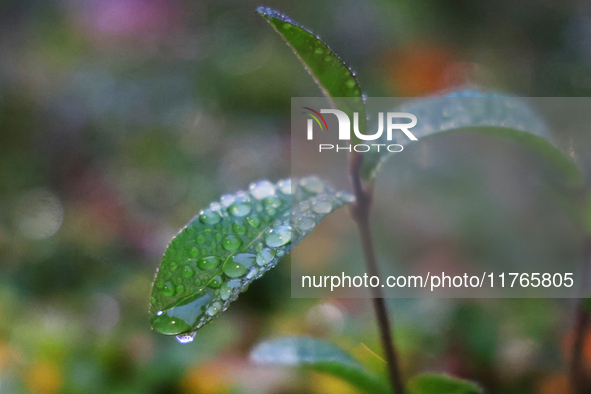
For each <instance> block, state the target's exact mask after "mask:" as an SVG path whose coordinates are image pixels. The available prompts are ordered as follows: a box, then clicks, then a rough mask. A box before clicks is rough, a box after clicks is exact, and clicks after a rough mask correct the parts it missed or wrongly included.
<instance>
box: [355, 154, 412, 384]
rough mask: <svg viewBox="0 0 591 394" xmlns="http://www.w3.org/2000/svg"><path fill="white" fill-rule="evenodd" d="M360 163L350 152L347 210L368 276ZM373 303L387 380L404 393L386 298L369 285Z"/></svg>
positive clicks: (374, 268)
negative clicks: (350, 188)
mask: <svg viewBox="0 0 591 394" xmlns="http://www.w3.org/2000/svg"><path fill="white" fill-rule="evenodd" d="M362 163H363V155H362V154H360V153H354V154H352V155H351V157H350V161H349V176H350V177H351V184H352V186H353V192H354V194H355V197H356V199H357V201H356V202H355V205H354V206H353V208H352V209H351V213H352V216H353V219H354V220H355V223H356V224H357V229H358V230H359V236H360V238H361V245H362V247H363V256H364V258H365V265H366V268H367V271H368V274H369V275H371V276H377V277H380V271H379V267H378V264H377V261H376V256H375V251H374V246H373V238H372V235H371V228H370V225H369V212H370V208H371V202H372V196H371V191H368V190H366V189H365V188H364V187H363V182H362V181H361V176H360V169H361V164H362ZM371 291H372V298H373V307H374V311H375V314H376V318H377V323H378V328H379V330H380V337H381V340H382V347H383V348H384V352H385V355H386V361H387V362H388V372H389V375H390V382H391V383H392V388H393V389H394V393H396V394H403V393H404V383H403V381H402V376H401V374H400V367H399V364H398V354H397V352H396V348H395V346H394V342H393V340H392V332H393V329H392V328H391V327H390V319H389V316H388V309H387V308H386V302H385V300H384V294H383V292H382V289H381V287H379V286H378V287H371Z"/></svg>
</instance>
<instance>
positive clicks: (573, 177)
mask: <svg viewBox="0 0 591 394" xmlns="http://www.w3.org/2000/svg"><path fill="white" fill-rule="evenodd" d="M396 112H408V113H411V114H413V115H415V116H416V117H417V125H416V126H415V127H413V128H412V133H413V134H414V135H415V136H416V137H417V138H418V139H419V142H420V141H421V140H424V139H426V138H428V139H430V138H432V137H436V136H439V135H445V134H451V133H472V134H483V135H487V136H491V137H494V138H499V139H504V140H507V141H510V142H513V143H516V144H518V145H521V146H523V147H525V148H527V149H530V150H532V151H534V152H536V153H537V154H539V155H540V156H541V157H542V158H544V159H545V160H546V161H547V162H549V163H550V164H552V165H553V166H555V167H556V168H558V169H559V170H560V171H561V172H562V173H563V174H564V177H565V179H566V181H567V184H569V185H572V186H580V185H581V184H582V179H583V177H582V174H581V171H580V169H579V167H578V166H577V164H576V163H575V162H574V161H573V160H572V158H571V157H570V156H569V155H568V154H566V153H564V152H562V151H561V150H560V149H559V148H558V147H557V145H556V144H555V143H554V141H553V139H552V136H551V134H550V132H549V130H548V127H547V125H546V123H545V121H544V120H543V119H542V118H541V117H540V116H539V115H538V114H537V113H536V112H535V111H534V110H533V109H532V108H530V106H529V105H528V104H527V103H526V102H525V101H523V99H521V98H519V97H507V96H501V95H496V94H484V93H480V92H478V91H474V90H468V91H459V92H454V93H450V94H448V95H447V96H433V97H427V98H421V99H417V100H414V101H410V102H408V103H406V104H404V105H402V106H400V107H398V108H396ZM398 133H399V135H396V134H395V133H394V134H393V140H395V141H396V142H397V143H398V144H402V145H408V144H409V143H410V142H411V141H409V140H408V138H406V137H405V136H404V135H403V134H402V131H398ZM386 138H387V136H386V134H385V133H384V135H383V136H382V137H381V138H380V140H378V141H376V143H389V141H387V140H386ZM391 156H392V154H390V153H389V152H387V151H386V150H384V149H381V150H380V151H379V152H377V151H370V152H368V153H367V154H366V155H365V160H364V165H363V168H362V173H363V176H364V177H365V178H366V179H373V178H375V177H376V175H377V172H378V171H379V169H380V166H381V165H382V164H383V163H384V162H385V161H386V160H387V159H388V158H389V157H391Z"/></svg>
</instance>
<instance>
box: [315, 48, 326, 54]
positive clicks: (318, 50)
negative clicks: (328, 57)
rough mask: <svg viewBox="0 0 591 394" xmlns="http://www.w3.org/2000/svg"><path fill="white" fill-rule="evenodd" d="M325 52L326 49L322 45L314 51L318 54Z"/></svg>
mask: <svg viewBox="0 0 591 394" xmlns="http://www.w3.org/2000/svg"><path fill="white" fill-rule="evenodd" d="M323 52H324V51H323V50H322V48H320V47H318V48H316V50H315V51H314V53H315V54H317V55H322V53H323Z"/></svg>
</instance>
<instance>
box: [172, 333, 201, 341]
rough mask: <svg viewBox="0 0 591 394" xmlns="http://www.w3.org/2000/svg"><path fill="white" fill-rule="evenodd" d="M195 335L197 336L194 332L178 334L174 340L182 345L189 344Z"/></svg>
mask: <svg viewBox="0 0 591 394" xmlns="http://www.w3.org/2000/svg"><path fill="white" fill-rule="evenodd" d="M195 334H197V333H196V332H189V333H187V334H180V335H177V336H176V339H177V340H178V341H179V342H180V343H182V344H185V343H191V342H193V339H195Z"/></svg>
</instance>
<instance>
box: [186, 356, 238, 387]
mask: <svg viewBox="0 0 591 394" xmlns="http://www.w3.org/2000/svg"><path fill="white" fill-rule="evenodd" d="M231 376H232V374H231V373H229V371H228V368H226V367H225V365H224V363H220V362H211V363H209V364H207V365H198V366H194V367H190V368H189V369H187V375H186V376H185V377H184V378H183V380H182V381H181V389H182V391H183V392H184V393H187V394H190V393H200V394H225V393H228V392H229V391H230V387H231V386H232V383H233V379H232V377H231Z"/></svg>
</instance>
